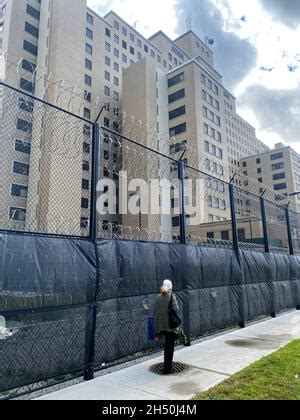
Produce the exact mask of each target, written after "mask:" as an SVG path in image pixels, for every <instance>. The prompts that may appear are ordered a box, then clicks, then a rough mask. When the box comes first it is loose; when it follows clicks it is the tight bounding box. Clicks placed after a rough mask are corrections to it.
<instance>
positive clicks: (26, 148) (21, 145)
mask: <svg viewBox="0 0 300 420" xmlns="http://www.w3.org/2000/svg"><path fill="white" fill-rule="evenodd" d="M30 150H31V145H30V143H27V142H25V141H22V140H16V143H15V151H16V152H20V153H25V154H26V155H30Z"/></svg>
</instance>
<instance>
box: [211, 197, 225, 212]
mask: <svg viewBox="0 0 300 420" xmlns="http://www.w3.org/2000/svg"><path fill="white" fill-rule="evenodd" d="M207 205H208V207H210V208H213V209H219V210H226V201H225V200H221V199H220V198H218V197H213V196H211V195H209V196H208V197H207Z"/></svg>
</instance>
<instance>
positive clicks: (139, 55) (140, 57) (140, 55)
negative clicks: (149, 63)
mask: <svg viewBox="0 0 300 420" xmlns="http://www.w3.org/2000/svg"><path fill="white" fill-rule="evenodd" d="M137 58H138V60H141V59H142V54H141V53H140V52H138V53H137Z"/></svg>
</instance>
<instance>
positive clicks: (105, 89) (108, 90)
mask: <svg viewBox="0 0 300 420" xmlns="http://www.w3.org/2000/svg"><path fill="white" fill-rule="evenodd" d="M104 94H105V95H106V96H110V88H109V87H108V86H104Z"/></svg>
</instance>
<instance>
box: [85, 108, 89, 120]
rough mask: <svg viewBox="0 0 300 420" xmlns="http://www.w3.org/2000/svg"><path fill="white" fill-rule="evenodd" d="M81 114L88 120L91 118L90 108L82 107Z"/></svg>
mask: <svg viewBox="0 0 300 420" xmlns="http://www.w3.org/2000/svg"><path fill="white" fill-rule="evenodd" d="M83 116H84V118H86V119H87V120H90V119H91V110H90V109H88V108H84V110H83Z"/></svg>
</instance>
